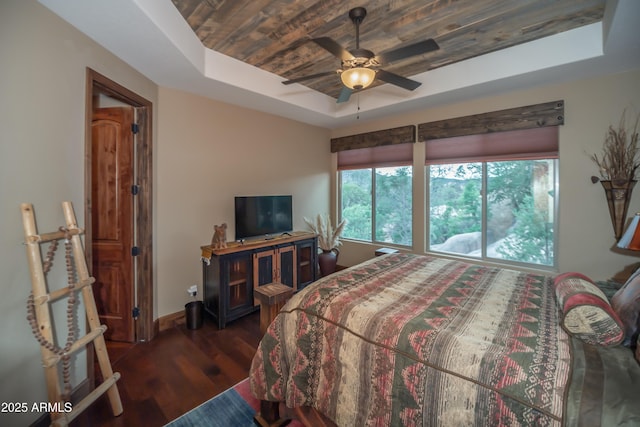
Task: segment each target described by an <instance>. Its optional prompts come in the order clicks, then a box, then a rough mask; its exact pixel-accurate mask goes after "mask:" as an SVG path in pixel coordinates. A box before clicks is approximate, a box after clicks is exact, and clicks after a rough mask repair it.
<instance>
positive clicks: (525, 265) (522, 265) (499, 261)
mask: <svg viewBox="0 0 640 427" xmlns="http://www.w3.org/2000/svg"><path fill="white" fill-rule="evenodd" d="M521 160H531V161H534V160H550V161H553V165H554V167H553V176H552V180H553V184H552V187H553V191H554V197H553V262H552V263H551V264H550V265H545V264H535V263H529V262H523V261H513V260H508V259H503V258H494V257H489V256H487V224H488V217H487V212H488V203H487V191H486V189H487V179H488V176H487V175H488V174H487V170H488V168H487V163H493V162H497V161H508V160H481V161H469V162H464V161H456V160H455V159H452V160H451V163H440V164H458V163H481V165H482V177H481V182H482V188H481V189H480V194H481V205H482V207H481V212H482V219H481V227H482V228H481V233H480V235H481V248H480V254H481V255H480V256H479V257H473V256H466V255H465V254H460V253H455V252H445V251H438V250H432V249H431V215H430V208H431V191H430V187H431V181H430V179H431V173H430V166H431V165H430V164H425V165H424V167H425V171H424V172H425V173H424V175H425V198H424V200H425V210H424V213H425V215H424V226H425V236H424V239H425V251H424V252H425V254H431V255H437V256H442V257H448V258H455V259H461V260H467V261H475V262H481V263H483V264H493V265H509V266H514V267H517V268H518V269H521V270H522V269H528V270H544V271H551V272H553V271H557V270H558V265H559V264H558V242H559V237H558V234H559V229H558V224H559V220H560V215H559V200H560V197H559V191H560V185H559V180H560V174H559V170H558V169H559V163H560V161H559V158H557V157H549V158H539V159H521Z"/></svg>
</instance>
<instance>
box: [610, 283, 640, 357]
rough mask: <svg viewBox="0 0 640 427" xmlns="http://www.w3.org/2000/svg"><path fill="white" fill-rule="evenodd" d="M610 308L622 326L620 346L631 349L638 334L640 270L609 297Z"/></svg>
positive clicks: (639, 320)
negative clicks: (622, 335)
mask: <svg viewBox="0 0 640 427" xmlns="http://www.w3.org/2000/svg"><path fill="white" fill-rule="evenodd" d="M611 306H612V307H613V309H614V310H615V312H616V314H617V315H618V317H619V318H620V320H621V321H622V324H623V325H624V342H623V343H622V344H623V345H625V346H627V347H631V346H632V344H633V343H635V342H636V340H637V338H638V335H639V333H640V325H639V323H640V270H638V271H636V272H635V273H633V274H632V275H631V277H629V280H627V283H625V284H624V286H622V287H621V288H620V290H618V292H616V293H615V294H614V295H613V297H611Z"/></svg>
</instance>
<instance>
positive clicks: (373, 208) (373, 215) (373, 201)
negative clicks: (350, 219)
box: [338, 164, 415, 249]
mask: <svg viewBox="0 0 640 427" xmlns="http://www.w3.org/2000/svg"><path fill="white" fill-rule="evenodd" d="M389 167H408V168H410V169H411V181H410V182H411V192H412V194H413V187H414V178H415V173H414V172H415V171H414V166H413V165H405V164H402V165H394V166H391V165H379V166H367V167H362V168H350V169H342V170H338V218H339V221H342V220H343V219H344V217H343V215H342V213H343V204H342V184H343V183H342V172H346V171H353V170H366V169H369V170H370V171H371V174H370V179H371V240H363V239H357V238H354V237H344V236H343V237H342V239H344V240H349V241H353V242H362V243H370V244H376V245H385V246H393V247H398V248H403V249H412V248H413V243H414V242H413V221H414V206H415V201H414V200H413V197H412V198H411V231H412V238H411V244H410V245H403V244H401V243H392V242H384V241H380V240H377V239H376V224H377V222H376V206H377V204H376V186H377V184H376V179H375V178H376V169H385V168H389ZM347 227H348V224H347Z"/></svg>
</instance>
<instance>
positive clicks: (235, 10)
mask: <svg viewBox="0 0 640 427" xmlns="http://www.w3.org/2000/svg"><path fill="white" fill-rule="evenodd" d="M172 2H173V4H174V5H175V6H176V8H177V9H178V10H179V12H180V14H181V15H182V16H183V17H184V18H185V20H186V21H187V23H188V24H189V26H190V27H191V28H192V29H193V31H194V32H195V34H196V35H197V36H198V38H199V39H200V40H201V41H202V43H203V44H204V46H205V47H208V48H210V49H213V50H215V51H218V52H220V53H223V54H225V55H228V56H231V57H233V58H235V59H238V60H240V61H243V62H245V63H247V64H251V65H253V66H256V67H259V68H261V69H264V70H266V71H269V72H272V73H275V74H277V75H279V76H281V77H284V78H287V79H290V78H296V77H301V76H305V75H309V74H316V73H321V72H325V71H332V70H338V69H339V68H340V60H339V59H337V58H336V57H334V56H333V55H331V54H330V53H329V52H327V51H326V50H324V49H322V48H321V47H320V46H318V45H317V44H315V43H313V42H311V41H309V40H310V39H311V38H315V37H322V36H326V37H330V38H332V39H333V40H335V41H336V42H338V43H339V44H340V45H342V46H343V47H345V48H346V49H347V50H351V49H354V48H355V27H354V25H353V23H352V22H351V20H350V19H349V16H348V14H349V10H350V9H351V8H353V7H357V6H364V7H365V8H366V9H367V17H366V18H365V20H364V22H363V23H362V24H361V26H360V47H361V48H364V49H368V50H371V51H373V52H374V53H376V54H379V53H382V52H385V51H388V50H391V49H395V48H398V47H402V46H406V45H410V44H412V43H416V42H418V41H422V40H425V39H429V38H433V39H434V40H435V41H436V42H437V43H438V44H439V45H440V49H439V50H437V51H435V52H430V53H427V54H424V55H420V56H416V57H412V58H408V59H404V60H401V61H397V62H394V63H392V64H388V65H385V67H384V69H385V70H387V71H391V72H394V73H396V74H399V75H402V76H405V77H410V76H413V75H416V74H419V73H422V72H425V71H428V70H431V69H434V68H438V67H442V66H445V65H448V64H452V63H455V62H459V61H463V60H465V59H469V58H473V57H476V56H479V55H483V54H486V53H489V52H493V51H496V50H500V49H504V48H507V47H510V46H515V45H518V44H521V43H526V42H529V41H532V40H536V39H539V38H542V37H546V36H550V35H554V34H557V33H561V32H563V31H567V30H570V29H574V28H577V27H580V26H583V25H587V24H591V23H594V22H598V21H601V20H602V17H603V14H604V6H605V3H606V0H430V1H429V0H386V1H368V2H363V1H343V0H274V1H269V0H172ZM303 84H304V85H306V86H308V87H310V88H312V89H315V90H317V91H319V92H322V93H325V94H327V95H329V96H332V97H334V98H337V96H338V94H339V92H340V89H341V87H342V86H341V83H340V78H339V77H338V76H337V75H329V76H325V77H322V78H317V79H313V80H307V81H305V82H304V83H303Z"/></svg>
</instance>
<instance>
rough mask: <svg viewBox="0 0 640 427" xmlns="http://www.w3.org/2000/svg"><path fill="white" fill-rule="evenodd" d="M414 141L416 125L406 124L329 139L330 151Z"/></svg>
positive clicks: (335, 151)
mask: <svg viewBox="0 0 640 427" xmlns="http://www.w3.org/2000/svg"><path fill="white" fill-rule="evenodd" d="M413 142H416V126H415V125H408V126H402V127H397V128H392V129H384V130H378V131H375V132H366V133H361V134H358V135H350V136H343V137H340V138H332V139H331V152H332V153H337V152H338V151H344V150H354V149H357V148H371V147H379V146H381V145H394V144H407V143H413Z"/></svg>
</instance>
